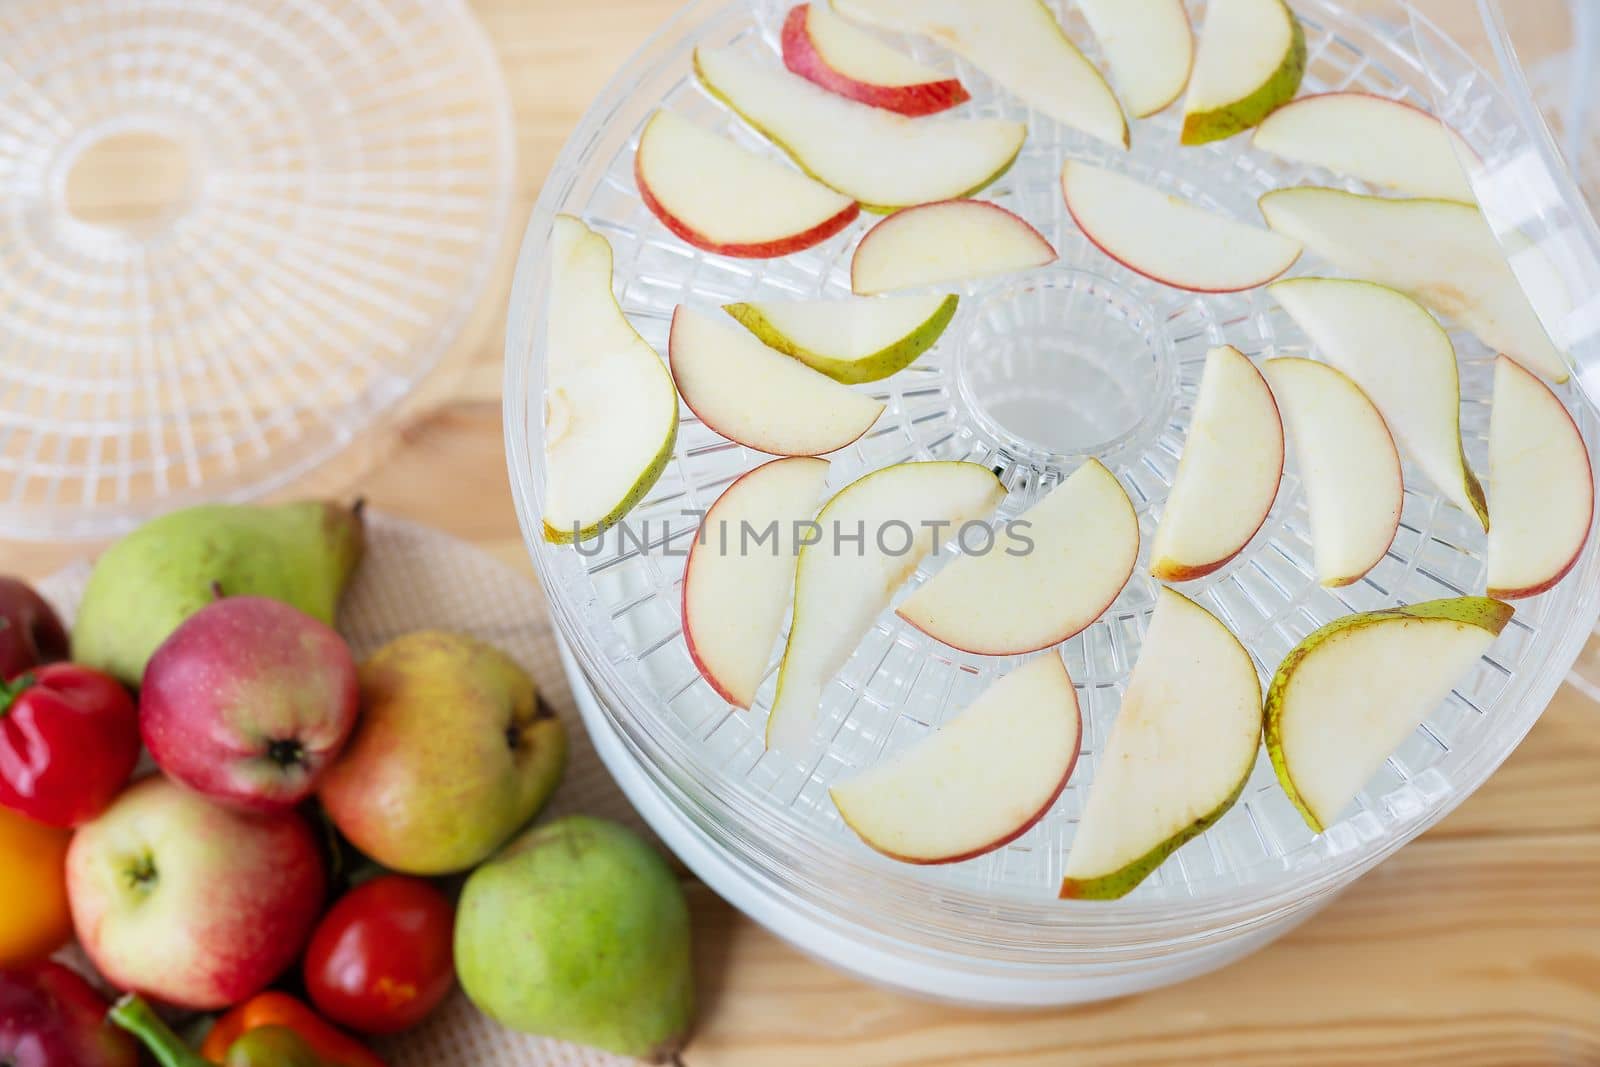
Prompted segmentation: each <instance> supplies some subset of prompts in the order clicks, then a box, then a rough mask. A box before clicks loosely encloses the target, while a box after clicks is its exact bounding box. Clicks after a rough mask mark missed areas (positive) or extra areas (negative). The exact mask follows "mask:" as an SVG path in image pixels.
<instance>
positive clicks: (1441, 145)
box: [1250, 92, 1475, 203]
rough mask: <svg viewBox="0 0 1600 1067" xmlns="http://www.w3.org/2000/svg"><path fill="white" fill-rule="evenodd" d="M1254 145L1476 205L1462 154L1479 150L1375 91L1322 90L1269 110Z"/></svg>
mask: <svg viewBox="0 0 1600 1067" xmlns="http://www.w3.org/2000/svg"><path fill="white" fill-rule="evenodd" d="M1250 144H1251V146H1252V147H1255V148H1259V149H1261V150H1262V151H1265V152H1271V153H1272V154H1273V155H1275V156H1279V157H1281V158H1283V159H1288V160H1293V161H1294V162H1296V163H1310V164H1311V165H1313V166H1317V167H1327V168H1328V169H1329V170H1331V171H1333V172H1335V173H1337V174H1343V175H1346V176H1347V177H1351V178H1359V179H1361V180H1362V181H1364V182H1370V183H1372V184H1373V185H1377V186H1381V187H1383V188H1385V189H1394V190H1396V191H1398V192H1402V193H1407V194H1409V195H1411V196H1429V197H1439V198H1441V199H1444V200H1461V201H1465V202H1467V203H1471V202H1472V201H1473V200H1474V199H1475V197H1474V196H1473V195H1472V184H1471V183H1470V182H1468V181H1467V176H1466V174H1465V173H1463V172H1462V169H1461V162H1460V160H1461V158H1462V155H1465V157H1466V158H1468V159H1471V158H1472V157H1473V151H1472V149H1471V148H1469V147H1468V146H1467V143H1466V142H1465V141H1463V140H1462V139H1461V136H1460V135H1459V134H1457V133H1456V131H1455V130H1452V129H1451V128H1450V127H1449V126H1447V125H1446V124H1445V123H1444V122H1442V121H1440V120H1439V119H1437V118H1435V117H1434V116H1432V115H1430V114H1428V113H1427V112H1426V111H1423V110H1422V109H1421V108H1417V107H1412V106H1411V105H1410V104H1405V103H1401V102H1400V101H1399V100H1390V99H1388V98H1387V97H1382V96H1374V95H1373V94H1371V93H1361V92H1342V93H1318V94H1317V95H1315V96H1303V97H1301V98H1300V99H1299V100H1294V101H1291V102H1290V103H1287V104H1285V105H1283V106H1282V107H1280V108H1279V109H1278V110H1276V111H1274V112H1273V113H1272V114H1270V115H1268V116H1267V117H1266V118H1265V119H1263V120H1262V121H1261V125H1260V126H1258V127H1256V132H1255V134H1254V135H1252V137H1251V139H1250Z"/></svg>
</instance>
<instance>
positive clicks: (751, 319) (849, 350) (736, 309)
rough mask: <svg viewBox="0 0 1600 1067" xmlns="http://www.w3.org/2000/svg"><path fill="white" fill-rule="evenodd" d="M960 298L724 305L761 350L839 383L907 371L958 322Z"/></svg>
mask: <svg viewBox="0 0 1600 1067" xmlns="http://www.w3.org/2000/svg"><path fill="white" fill-rule="evenodd" d="M956 304H957V298H956V296H955V295H954V294H943V293H926V294H924V293H905V294H901V295H898V296H883V297H877V298H875V299H872V300H763V301H755V302H752V303H748V304H724V305H723V308H722V310H724V311H726V312H727V313H728V314H730V315H732V316H733V317H734V318H735V319H737V320H738V321H739V323H740V325H742V326H743V327H744V328H745V329H747V330H749V331H750V332H751V333H753V334H755V335H756V336H757V337H759V338H760V339H761V341H762V343H764V344H766V345H767V346H769V347H771V348H775V349H777V350H778V351H779V352H782V353H783V354H784V355H786V356H793V357H794V358H795V359H798V360H799V361H800V362H801V363H804V364H805V365H806V366H808V367H810V368H811V369H812V370H816V371H821V372H822V373H823V374H826V375H827V376H828V377H830V378H832V379H833V380H834V381H836V382H844V383H845V384H846V385H855V384H858V383H860V382H875V381H878V380H879V379H880V378H887V377H889V375H891V374H893V373H895V372H896V371H898V370H901V369H903V368H905V367H909V366H910V365H911V364H912V363H914V362H916V359H917V357H918V356H920V355H922V353H924V352H926V351H927V350H928V349H930V348H932V347H933V345H934V342H936V341H938V340H939V337H940V335H941V334H943V333H944V330H945V327H946V326H949V325H950V320H951V319H953V318H955V314H956Z"/></svg>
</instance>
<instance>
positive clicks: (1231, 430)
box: [1150, 345, 1283, 582]
mask: <svg viewBox="0 0 1600 1067" xmlns="http://www.w3.org/2000/svg"><path fill="white" fill-rule="evenodd" d="M1282 477H1283V421H1282V419H1280V418H1279V416H1278V405H1277V404H1276V403H1275V402H1274V401H1273V399H1272V391H1271V390H1270V389H1268V388H1267V383H1266V381H1265V380H1264V379H1263V378H1262V377H1261V372H1260V371H1258V370H1256V368H1255V366H1254V365H1253V364H1252V363H1251V362H1250V360H1248V359H1247V358H1245V356H1244V355H1243V353H1241V352H1240V351H1239V350H1238V349H1237V348H1234V347H1233V346H1232V345H1222V346H1220V347H1218V348H1213V349H1211V351H1209V352H1207V353H1206V365H1205V370H1204V372H1202V374H1201V376H1200V391H1199V394H1198V395H1197V396H1196V397H1195V401H1194V415H1193V417H1192V419H1191V420H1190V423H1189V436H1188V438H1187V440H1185V442H1184V445H1183V455H1182V456H1181V457H1180V458H1179V460H1178V474H1177V477H1175V478H1174V479H1173V481H1172V491H1171V492H1169V493H1168V494H1167V503H1166V506H1165V507H1164V508H1163V509H1162V512H1161V522H1160V524H1159V525H1158V526H1157V527H1156V536H1155V540H1154V542H1153V543H1152V545H1151V549H1150V573H1151V574H1153V575H1154V576H1155V577H1157V578H1160V579H1162V580H1164V581H1169V582H1186V581H1190V580H1192V579H1195V578H1203V577H1205V576H1206V575H1208V574H1210V573H1211V572H1212V571H1214V570H1216V569H1217V568H1218V567H1221V566H1222V565H1223V564H1224V563H1227V562H1228V561H1229V560H1230V559H1232V558H1233V557H1234V556H1236V555H1238V554H1239V552H1240V550H1241V549H1243V548H1244V546H1245V545H1247V544H1249V543H1250V538H1252V537H1254V536H1255V534H1256V531H1257V530H1259V529H1261V524H1262V523H1263V522H1265V521H1266V518H1267V512H1268V511H1270V510H1271V509H1272V501H1273V499H1274V498H1275V497H1277V495H1278V482H1279V481H1280V480H1282Z"/></svg>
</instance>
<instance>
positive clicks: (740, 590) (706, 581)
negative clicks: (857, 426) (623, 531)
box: [683, 456, 828, 708]
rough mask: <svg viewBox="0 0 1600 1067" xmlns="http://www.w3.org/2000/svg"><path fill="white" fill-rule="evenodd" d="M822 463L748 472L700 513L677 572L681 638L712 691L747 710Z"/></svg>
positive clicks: (778, 624) (813, 509) (781, 464)
mask: <svg viewBox="0 0 1600 1067" xmlns="http://www.w3.org/2000/svg"><path fill="white" fill-rule="evenodd" d="M827 481H828V461H827V460H825V459H814V458H812V457H809V456H796V457H792V458H789V459H775V460H772V461H770V462H768V463H764V464H762V465H761V466H759V467H757V468H755V469H754V470H751V471H747V472H746V473H745V474H743V475H741V476H740V477H739V478H738V479H736V480H735V481H734V483H733V484H732V485H730V486H728V488H727V489H725V490H723V493H722V495H721V496H719V497H718V498H717V502H716V503H715V504H712V505H711V510H709V511H707V512H706V515H705V519H704V520H703V521H702V522H701V524H700V533H699V536H697V537H696V538H695V542H694V544H693V545H691V546H690V548H689V558H688V560H687V562H685V564H684V568H683V638H684V641H685V643H686V644H687V645H688V647H689V656H690V658H691V659H693V660H694V665H695V666H696V667H698V668H699V669H700V673H701V675H702V676H704V678H705V680H706V681H708V682H710V683H711V687H712V688H713V689H715V690H716V691H717V693H718V694H720V695H721V697H722V698H723V699H724V700H726V701H727V702H728V703H730V704H734V705H736V706H738V707H741V708H748V707H749V706H750V702H751V701H752V700H754V699H755V696H756V689H758V688H759V687H760V685H761V679H762V677H763V676H764V675H765V674H766V671H767V664H768V662H770V660H771V657H772V646H773V643H774V642H776V641H777V639H778V631H779V630H781V629H782V627H783V616H784V613H785V612H786V611H787V610H788V608H789V594H790V592H791V591H792V590H793V589H794V568H795V560H796V557H797V556H798V554H799V551H800V549H799V544H798V542H799V540H800V538H801V537H802V536H803V535H804V534H805V532H806V524H807V523H809V522H810V521H811V517H812V516H813V515H815V514H816V513H817V506H818V505H819V504H820V503H821V502H822V491H823V489H824V487H825V486H826V485H827Z"/></svg>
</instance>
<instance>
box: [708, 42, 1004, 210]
mask: <svg viewBox="0 0 1600 1067" xmlns="http://www.w3.org/2000/svg"><path fill="white" fill-rule="evenodd" d="M694 66H695V73H696V74H697V75H698V76H699V78H700V81H701V83H702V84H703V85H704V86H705V87H706V89H707V90H709V91H710V92H711V94H712V95H713V96H715V97H717V98H718V99H720V100H722V101H723V102H724V103H726V104H727V105H728V106H729V107H731V108H733V110H735V111H737V112H738V113H739V115H740V117H742V118H743V119H744V120H745V121H746V122H748V123H749V124H750V125H751V126H754V127H755V128H756V129H757V130H759V131H761V133H762V134H764V135H765V136H766V137H767V138H768V139H769V140H771V141H772V142H773V143H774V144H776V145H777V146H778V147H779V148H781V149H783V150H784V151H785V152H787V153H788V154H789V155H790V157H792V158H793V159H794V161H795V162H796V163H798V164H799V165H800V168H801V169H802V170H804V171H805V172H806V173H807V174H809V175H811V176H812V177H813V178H816V179H817V180H818V181H820V182H822V183H823V184H825V185H828V186H830V187H831V188H833V189H836V190H838V191H839V192H841V193H843V194H844V195H845V196H849V197H854V198H855V199H856V200H858V201H860V202H861V206H863V207H865V208H866V209H867V210H869V211H880V212H881V211H895V210H897V209H899V208H903V207H910V206H911V205H913V204H927V203H932V202H934V201H938V200H949V199H951V198H953V197H962V196H971V195H972V194H973V193H975V192H977V191H978V190H980V189H982V188H983V187H984V186H986V185H988V184H989V183H990V182H992V181H994V180H995V179H996V178H998V177H999V176H1000V175H1002V174H1004V173H1005V171H1006V169H1007V168H1008V167H1010V166H1011V163H1012V161H1013V160H1014V159H1016V158H1017V153H1018V152H1019V151H1021V150H1022V142H1023V139H1024V138H1025V137H1027V135H1028V128H1027V127H1026V126H1025V125H1023V124H1022V123H1020V122H1012V121H1010V120H1007V119H959V118H924V119H913V118H907V117H906V116H904V115H896V114H895V113H893V112H891V111H884V110H883V109H882V108H876V107H872V106H870V105H868V104H862V103H858V102H856V101H854V100H847V99H845V98H844V97H842V96H836V95H835V94H833V93H830V92H828V91H827V90H826V89H823V88H820V87H819V86H816V85H813V84H811V83H810V82H809V81H806V80H805V79H804V78H802V77H800V76H799V75H798V74H791V73H789V72H788V71H787V70H783V69H781V68H773V67H769V66H767V65H765V64H763V63H761V62H760V61H759V60H756V59H752V58H750V57H749V56H746V55H743V54H742V53H740V52H737V51H735V50H733V49H731V48H698V49H696V50H695V53H694Z"/></svg>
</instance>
